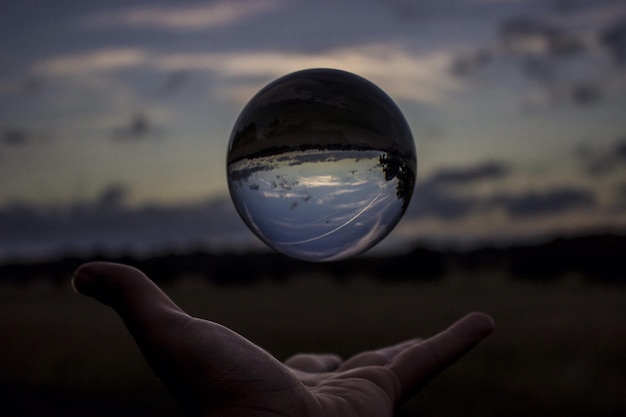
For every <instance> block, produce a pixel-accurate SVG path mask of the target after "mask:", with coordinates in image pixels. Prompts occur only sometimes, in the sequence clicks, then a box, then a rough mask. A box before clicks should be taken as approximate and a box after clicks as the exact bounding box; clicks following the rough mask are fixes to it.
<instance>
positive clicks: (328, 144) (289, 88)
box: [227, 69, 417, 261]
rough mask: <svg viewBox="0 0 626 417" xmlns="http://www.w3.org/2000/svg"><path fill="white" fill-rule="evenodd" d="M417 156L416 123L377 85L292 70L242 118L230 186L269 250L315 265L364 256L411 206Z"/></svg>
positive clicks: (232, 149) (230, 159) (333, 73)
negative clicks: (413, 132)
mask: <svg viewBox="0 0 626 417" xmlns="http://www.w3.org/2000/svg"><path fill="white" fill-rule="evenodd" d="M416 169H417V159H416V152H415V144H414V142H413V137H412V135H411V131H410V128H409V126H408V124H407V122H406V120H405V119H404V117H403V116H402V113H401V112H400V110H399V109H398V107H397V106H396V105H395V103H394V102H393V101H392V100H391V99H390V98H389V97H388V96H387V95H386V94H385V93H384V92H383V91H382V90H380V89H379V88H378V87H376V86H375V85H374V84H372V83H371V82H369V81H367V80H365V79H363V78H361V77H359V76H356V75H354V74H351V73H347V72H344V71H339V70H332V69H311V70H304V71H299V72H295V73H292V74H289V75H286V76H284V77H282V78H279V79H278V80H276V81H274V82H272V83H270V84H269V85H268V86H266V87H265V88H264V89H262V90H261V91H260V92H259V93H258V94H257V95H255V96H254V97H253V98H252V99H251V100H250V102H249V103H248V104H247V105H246V107H245V108H244V109H243V111H242V113H241V115H240V116H239V118H238V119H237V122H236V123H235V126H234V128H233V132H232V134H231V137H230V143H229V149H228V155H227V176H228V186H229V190H230V194H231V197H232V200H233V202H234V204H235V207H236V208H237V211H238V212H239V214H240V216H241V218H242V219H243V220H244V222H245V223H246V225H247V226H248V227H249V228H250V229H251V230H252V231H253V232H254V233H255V234H256V235H257V236H258V237H259V238H260V239H261V240H262V241H263V242H265V243H266V244H267V245H268V246H270V247H271V248H273V249H275V250H277V251H279V252H281V253H283V254H285V255H288V256H291V257H294V258H298V259H302V260H307V261H333V260H340V259H345V258H348V257H351V256H355V255H358V254H360V253H362V252H364V251H366V250H368V249H370V248H371V247H372V246H374V245H376V244H377V243H378V242H380V240H382V239H383V238H384V237H385V236H386V235H387V234H388V233H389V232H390V231H391V230H392V229H393V228H394V227H395V225H396V224H397V223H398V221H399V220H400V218H401V217H402V215H403V213H404V211H405V210H406V208H407V206H408V204H409V201H410V199H411V195H412V193H413V187H414V184H415V177H416Z"/></svg>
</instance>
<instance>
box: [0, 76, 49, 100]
mask: <svg viewBox="0 0 626 417" xmlns="http://www.w3.org/2000/svg"><path fill="white" fill-rule="evenodd" d="M44 89H45V84H44V82H43V81H42V80H41V79H38V78H32V77H26V78H24V79H21V78H18V79H4V80H0V96H3V95H18V96H31V97H32V96H37V95H38V94H41V93H42V92H43V91H44Z"/></svg>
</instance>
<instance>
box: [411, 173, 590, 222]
mask: <svg viewBox="0 0 626 417" xmlns="http://www.w3.org/2000/svg"><path fill="white" fill-rule="evenodd" d="M509 174H510V168H509V167H508V165H506V164H504V163H503V162H497V161H492V162H485V163H481V164H476V165H474V166H468V167H462V168H446V169H442V170H440V171H438V172H435V173H434V174H433V175H431V176H430V177H429V178H427V179H425V180H424V181H421V182H418V186H417V187H416V189H415V193H414V198H413V201H412V202H411V204H410V205H409V209H408V211H407V213H406V217H409V218H413V219H435V220H441V221H459V220H463V219H470V218H473V217H476V216H478V217H481V216H483V217H485V216H486V217H489V216H492V215H493V213H495V212H500V213H503V214H504V215H506V216H507V218H508V219H510V220H513V219H519V218H537V217H542V216H555V215H560V214H563V213H567V212H571V211H573V210H578V209H590V208H593V207H595V206H596V204H597V201H596V197H595V195H594V193H593V192H592V191H590V190H588V189H586V188H583V187H571V186H555V187H553V188H549V189H546V190H543V191H535V190H519V191H517V192H506V193H504V192H496V193H492V194H485V193H472V192H471V191H472V189H470V188H468V186H469V185H473V184H478V183H482V182H485V181H494V180H500V179H504V178H506V177H507V176H508V175H509ZM460 185H463V186H464V187H462V188H460V187H459V186H460Z"/></svg>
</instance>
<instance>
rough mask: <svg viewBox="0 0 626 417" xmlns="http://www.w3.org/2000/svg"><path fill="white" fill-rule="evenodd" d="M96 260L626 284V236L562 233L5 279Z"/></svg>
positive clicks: (210, 273)
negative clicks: (101, 263) (104, 264)
mask: <svg viewBox="0 0 626 417" xmlns="http://www.w3.org/2000/svg"><path fill="white" fill-rule="evenodd" d="M92 260H106V261H111V262H121V263H127V264H130V265H133V266H135V267H137V268H139V269H141V270H142V271H144V272H145V273H146V274H147V275H148V276H149V277H151V279H153V280H154V281H156V282H168V281H172V280H175V279H177V278H180V277H189V276H194V277H201V278H203V279H207V280H210V281H211V282H214V283H217V284H223V285H240V284H247V283H252V282H257V281H261V280H272V281H284V280H288V279H289V278H290V277H293V276H297V275H309V274H324V275H326V276H329V277H331V278H333V279H335V280H339V281H341V280H349V279H351V278H353V277H362V276H367V277H373V278H375V279H379V280H381V281H398V280H404V281H408V280H412V281H435V280H437V279H440V278H442V277H443V276H444V275H446V274H449V273H472V274H474V273H480V272H481V271H498V272H503V273H508V274H509V275H510V276H512V277H514V278H517V279H532V280H537V281H552V280H556V279H559V278H562V277H564V276H567V275H576V276H578V277H579V278H580V279H583V280H585V281H587V282H596V283H621V284H624V283H626V236H624V235H594V236H584V237H575V238H561V239H554V240H552V241H549V242H546V243H542V244H535V245H530V244H529V245H517V246H510V247H484V248H480V249H474V250H467V251H461V250H434V249H429V248H426V247H416V248H415V249H413V250H412V251H410V252H408V253H406V254H403V255H394V256H385V257H375V256H367V255H364V256H360V257H357V258H353V259H348V260H344V261H339V262H328V263H309V262H302V261H297V260H294V259H290V258H287V257H285V256H283V255H280V254H277V253H247V254H212V253H208V252H206V251H200V250H198V251H189V252H187V253H168V254H155V255H153V256H149V257H136V256H130V255H125V256H104V255H98V254H96V255H93V256H89V257H80V256H66V257H62V258H59V259H56V260H49V261H39V262H6V263H4V264H2V265H0V280H2V281H4V282H13V283H15V284H17V285H26V284H28V283H29V282H32V281H35V280H50V281H53V282H56V283H58V284H59V285H62V284H65V283H67V282H68V281H69V278H70V277H71V276H72V273H73V272H74V270H75V269H76V268H77V267H78V266H79V265H81V264H82V263H84V262H88V261H92Z"/></svg>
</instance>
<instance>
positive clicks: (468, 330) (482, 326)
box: [450, 311, 496, 340]
mask: <svg viewBox="0 0 626 417" xmlns="http://www.w3.org/2000/svg"><path fill="white" fill-rule="evenodd" d="M495 328H496V323H495V320H494V319H493V317H491V316H490V315H489V314H486V313H483V312H480V311H475V312H472V313H470V314H468V315H467V316H465V317H463V318H462V319H460V320H459V321H458V322H456V323H455V324H453V325H452V326H451V328H450V330H451V331H453V332H455V333H457V334H460V335H462V336H463V337H465V338H467V339H470V340H471V339H478V340H480V339H483V338H485V337H487V336H488V335H490V334H491V333H492V332H493V331H494V330H495Z"/></svg>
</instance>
